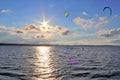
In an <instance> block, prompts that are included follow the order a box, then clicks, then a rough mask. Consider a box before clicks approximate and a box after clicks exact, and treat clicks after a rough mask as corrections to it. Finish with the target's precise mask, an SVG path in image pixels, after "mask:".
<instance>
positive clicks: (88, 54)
mask: <svg viewBox="0 0 120 80" xmlns="http://www.w3.org/2000/svg"><path fill="white" fill-rule="evenodd" d="M0 80H120V46H87V45H86V46H74V45H73V46H19V45H16V46H15V45H14V46H11V45H9V46H7V45H5V46H4V45H0Z"/></svg>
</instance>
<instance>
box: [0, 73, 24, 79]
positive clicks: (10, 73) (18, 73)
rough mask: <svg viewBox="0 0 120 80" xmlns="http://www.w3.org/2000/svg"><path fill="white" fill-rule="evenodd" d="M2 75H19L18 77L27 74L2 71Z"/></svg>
mask: <svg viewBox="0 0 120 80" xmlns="http://www.w3.org/2000/svg"><path fill="white" fill-rule="evenodd" d="M0 75H3V76H9V77H18V78H19V77H24V76H26V75H25V74H21V73H10V72H0Z"/></svg>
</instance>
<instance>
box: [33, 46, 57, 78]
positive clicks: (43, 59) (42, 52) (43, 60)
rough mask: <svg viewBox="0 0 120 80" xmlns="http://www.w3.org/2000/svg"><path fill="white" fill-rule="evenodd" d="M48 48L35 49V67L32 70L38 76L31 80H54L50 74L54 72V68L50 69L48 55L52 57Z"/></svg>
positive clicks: (50, 60)
mask: <svg viewBox="0 0 120 80" xmlns="http://www.w3.org/2000/svg"><path fill="white" fill-rule="evenodd" d="M50 49H51V48H50V47H46V46H44V47H37V48H36V50H37V53H36V56H37V61H36V63H34V64H35V65H36V66H37V67H36V68H35V69H34V71H35V73H37V74H38V73H39V74H40V75H39V76H37V77H38V78H37V79H33V80H48V79H49V80H55V78H54V75H53V74H52V73H53V71H54V68H53V67H51V66H52V65H51V63H52V61H53V60H52V58H51V57H50V55H53V54H52V53H50Z"/></svg>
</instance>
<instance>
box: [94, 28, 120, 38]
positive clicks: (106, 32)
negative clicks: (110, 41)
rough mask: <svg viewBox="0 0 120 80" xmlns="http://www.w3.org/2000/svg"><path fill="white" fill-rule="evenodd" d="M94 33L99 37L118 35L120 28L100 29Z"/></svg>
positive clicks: (119, 34) (119, 35)
mask: <svg viewBox="0 0 120 80" xmlns="http://www.w3.org/2000/svg"><path fill="white" fill-rule="evenodd" d="M96 34H97V35H98V36H100V37H120V28H118V29H112V30H101V31H99V32H97V33H96Z"/></svg>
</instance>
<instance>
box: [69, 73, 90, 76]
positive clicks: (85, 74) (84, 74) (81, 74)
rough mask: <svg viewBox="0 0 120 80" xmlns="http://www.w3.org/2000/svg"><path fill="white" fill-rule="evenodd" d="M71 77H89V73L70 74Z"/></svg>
mask: <svg viewBox="0 0 120 80" xmlns="http://www.w3.org/2000/svg"><path fill="white" fill-rule="evenodd" d="M71 75H72V76H73V77H87V76H88V75H90V72H83V73H72V74H71Z"/></svg>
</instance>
